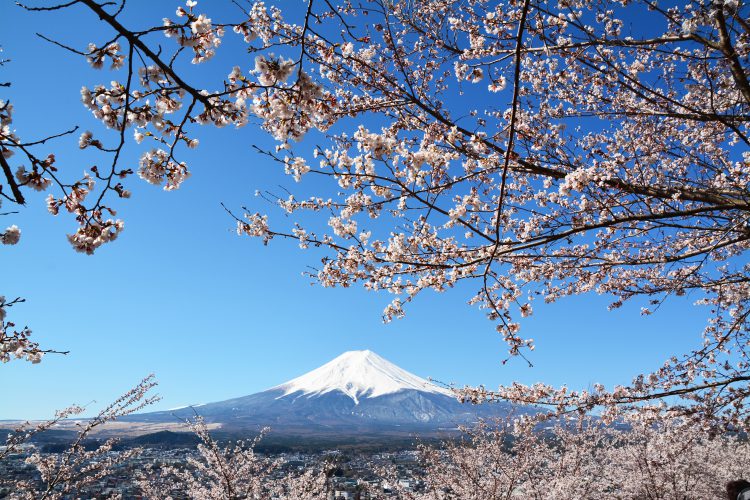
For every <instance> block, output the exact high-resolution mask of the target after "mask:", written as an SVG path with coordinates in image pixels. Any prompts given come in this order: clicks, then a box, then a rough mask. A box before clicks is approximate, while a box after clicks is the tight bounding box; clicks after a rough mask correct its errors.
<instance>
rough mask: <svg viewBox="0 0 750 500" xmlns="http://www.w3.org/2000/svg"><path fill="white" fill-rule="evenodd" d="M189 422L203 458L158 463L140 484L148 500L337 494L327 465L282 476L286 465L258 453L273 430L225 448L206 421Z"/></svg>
mask: <svg viewBox="0 0 750 500" xmlns="http://www.w3.org/2000/svg"><path fill="white" fill-rule="evenodd" d="M187 423H188V425H189V426H190V428H191V429H192V431H193V432H194V433H195V435H196V436H198V438H199V439H200V444H199V445H198V454H197V457H195V458H194V457H188V458H187V460H186V463H185V464H183V466H175V465H170V464H161V463H155V464H152V469H146V470H143V471H141V472H140V477H139V479H138V484H139V486H140V488H141V490H142V492H143V495H144V497H145V498H148V499H154V500H156V499H161V498H165V497H167V496H168V498H172V496H176V497H177V498H184V497H187V498H193V499H196V500H215V499H221V500H254V499H257V500H261V499H265V498H279V499H289V500H315V499H317V498H327V497H328V493H329V492H330V493H333V490H332V486H331V484H330V481H329V471H328V470H327V465H326V464H323V465H322V467H318V468H317V469H315V468H310V469H308V470H306V471H304V472H302V473H295V472H284V473H279V472H277V469H278V468H279V466H280V465H281V464H282V462H281V460H273V459H270V458H267V457H263V456H260V455H259V454H258V453H256V452H255V447H256V446H257V444H258V442H260V440H261V439H262V438H263V436H264V435H265V434H266V433H267V432H268V430H269V429H267V428H266V429H262V430H261V432H260V434H259V435H258V436H257V437H255V438H254V439H253V440H252V441H249V442H246V441H236V442H234V443H230V444H228V445H226V446H221V445H220V444H219V443H218V442H217V441H216V439H214V437H212V436H211V434H210V433H209V430H208V427H207V426H206V424H205V422H204V421H203V419H202V418H200V417H196V418H195V420H193V421H189V422H187Z"/></svg>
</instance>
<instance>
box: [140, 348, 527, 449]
mask: <svg viewBox="0 0 750 500" xmlns="http://www.w3.org/2000/svg"><path fill="white" fill-rule="evenodd" d="M511 410H512V407H511V405H508V404H503V403H500V404H491V405H490V404H487V405H477V406H475V405H470V404H461V403H459V402H458V401H457V400H456V398H455V397H454V396H453V393H452V392H451V391H450V390H448V389H446V388H443V387H439V386H436V385H435V384H432V383H431V382H428V381H427V380H425V379H423V378H420V377H418V376H416V375H414V374H412V373H409V372H407V371H406V370H403V369H402V368H399V367H398V366H396V365H394V364H393V363H390V362H389V361H387V360H385V359H383V358H382V357H380V356H378V355H377V354H375V353H374V352H372V351H350V352H346V353H344V354H342V355H340V356H339V357H337V358H336V359H334V360H332V361H331V362H329V363H326V364H325V365H323V366H321V367H320V368H317V369H315V370H313V371H311V372H309V373H307V374H305V375H302V376H300V377H297V378H295V379H292V380H290V381H288V382H286V383H284V384H281V385H278V386H275V387H272V388H270V389H268V390H266V391H263V392H259V393H256V394H252V395H249V396H244V397H240V398H234V399H229V400H226V401H219V402H215V403H208V404H204V405H200V406H198V407H194V408H191V407H187V408H180V409H175V410H171V411H166V412H153V413H145V414H141V415H132V416H130V417H129V418H128V420H132V421H141V422H164V421H169V422H174V421H176V420H177V419H185V418H192V417H194V416H195V415H196V414H199V415H201V416H202V417H203V418H204V419H205V420H206V421H207V422H210V423H218V424H221V426H222V428H223V429H225V430H242V429H257V428H258V427H261V426H270V427H271V428H272V432H274V433H283V434H290V435H291V434H340V433H347V432H348V433H362V432H366V433H375V434H377V433H390V434H392V433H420V432H434V431H438V430H449V429H455V428H456V426H458V425H461V424H470V423H472V422H475V421H476V420H478V419H479V418H491V417H496V416H504V415H507V414H508V413H509V412H510V411H511ZM516 413H518V411H516Z"/></svg>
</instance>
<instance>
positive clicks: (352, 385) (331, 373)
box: [271, 350, 453, 404]
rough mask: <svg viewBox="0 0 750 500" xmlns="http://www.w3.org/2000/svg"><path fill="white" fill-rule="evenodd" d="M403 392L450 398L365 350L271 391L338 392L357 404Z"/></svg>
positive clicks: (285, 392) (286, 393) (428, 383)
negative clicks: (414, 391)
mask: <svg viewBox="0 0 750 500" xmlns="http://www.w3.org/2000/svg"><path fill="white" fill-rule="evenodd" d="M405 389H412V390H416V391H422V392H431V393H435V394H444V395H448V396H452V395H453V393H452V392H451V391H450V390H448V389H445V388H442V387H438V386H437V385H435V384H433V383H430V382H428V381H427V380H425V379H423V378H421V377H418V376H416V375H414V374H412V373H409V372H407V371H406V370H403V369H401V368H399V367H398V366H396V365H394V364H393V363H391V362H390V361H387V360H385V359H383V358H381V357H380V356H378V355H377V354H375V353H374V352H372V351H369V350H368V351H349V352H345V353H343V354H342V355H340V356H339V357H337V358H335V359H334V360H332V361H329V362H328V363H326V364H324V365H323V366H321V367H320V368H316V369H315V370H313V371H311V372H308V373H306V374H304V375H302V376H301V377H297V378H295V379H292V380H290V381H289V382H286V383H284V384H281V385H278V386H276V387H273V388H272V389H271V390H283V391H284V393H283V394H282V395H281V396H279V397H284V396H287V395H289V394H293V393H299V392H301V393H302V395H318V394H325V393H328V392H331V391H341V392H343V393H344V394H346V395H347V396H349V397H350V398H352V399H353V400H354V402H355V403H357V404H358V403H359V399H360V398H374V397H378V396H382V395H384V394H391V393H394V392H398V391H401V390H405Z"/></svg>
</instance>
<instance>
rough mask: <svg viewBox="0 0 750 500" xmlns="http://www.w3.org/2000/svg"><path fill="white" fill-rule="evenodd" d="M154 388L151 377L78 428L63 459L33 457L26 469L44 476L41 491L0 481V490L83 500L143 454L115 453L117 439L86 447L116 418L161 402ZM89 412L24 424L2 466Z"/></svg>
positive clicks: (74, 409)
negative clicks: (36, 437) (41, 437)
mask: <svg viewBox="0 0 750 500" xmlns="http://www.w3.org/2000/svg"><path fill="white" fill-rule="evenodd" d="M155 386H156V382H155V381H154V377H153V375H150V376H148V377H146V378H145V379H143V380H142V381H141V382H140V383H139V384H138V385H136V386H135V387H133V388H132V389H130V390H129V391H127V392H126V393H125V394H123V395H122V396H120V397H119V398H117V399H116V400H115V401H113V402H112V403H110V404H109V405H107V407H105V408H104V409H103V410H101V411H100V412H99V413H98V414H97V415H96V416H95V417H93V418H87V419H82V420H81V421H80V423H79V424H78V426H79V429H78V430H77V435H76V437H75V439H74V440H73V441H72V443H71V444H70V446H69V447H68V448H67V449H66V450H65V451H64V452H62V453H52V454H49V453H39V452H38V451H35V452H34V453H32V454H31V455H30V456H28V458H27V459H26V463H28V464H30V465H33V466H34V467H36V468H37V470H38V471H39V473H40V475H41V482H42V487H38V485H36V484H34V483H33V482H26V481H15V482H12V483H10V484H9V483H7V481H6V480H5V478H0V485H10V486H11V487H12V491H13V492H14V496H13V497H12V498H17V499H35V500H38V499H51V500H53V499H63V498H79V496H77V495H81V494H83V493H84V492H85V490H86V489H87V488H90V487H92V486H93V485H96V483H97V482H98V481H99V480H101V479H103V478H105V477H106V476H108V475H110V474H111V473H112V471H113V469H114V468H115V467H117V465H119V464H122V463H125V462H127V461H128V460H131V459H132V458H134V457H136V456H137V455H139V454H140V453H141V451H142V450H141V449H140V448H130V449H127V450H123V451H119V452H113V447H114V445H115V444H116V443H117V438H110V439H107V440H105V441H104V442H103V443H102V444H100V445H98V446H97V447H96V448H95V449H93V450H87V449H86V446H85V445H86V441H87V440H88V439H91V438H92V435H93V434H94V432H95V431H98V430H101V427H102V426H103V425H105V424H107V423H108V422H112V421H114V420H116V419H117V418H119V417H121V416H124V415H129V414H131V413H135V412H137V411H139V410H142V409H143V408H144V407H146V406H148V405H150V404H153V403H155V402H156V401H157V400H158V399H159V398H158V396H154V395H149V391H150V390H151V389H153V388H154V387H155ZM84 411H85V408H83V407H81V406H78V405H73V406H70V407H68V408H66V409H64V410H60V411H58V412H57V413H56V415H55V418H53V419H51V420H48V421H45V422H40V423H35V424H32V423H29V422H27V423H25V424H24V425H21V426H19V427H18V428H16V429H15V431H14V432H12V433H11V434H9V435H8V436H7V438H6V440H5V446H4V447H3V449H2V450H0V460H2V459H4V458H6V457H7V456H8V455H10V454H12V453H17V452H19V451H20V447H21V445H22V444H24V443H27V442H29V440H30V439H31V438H32V437H33V436H34V435H36V434H39V433H42V432H45V431H47V430H50V429H53V428H55V427H56V426H57V425H58V424H59V423H61V422H62V421H63V420H65V419H68V418H70V417H72V416H75V415H80V414H81V413H83V412H84Z"/></svg>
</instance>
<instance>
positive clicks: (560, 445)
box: [391, 419, 750, 500]
mask: <svg viewBox="0 0 750 500" xmlns="http://www.w3.org/2000/svg"><path fill="white" fill-rule="evenodd" d="M420 451H421V460H422V462H423V464H424V467H425V473H424V476H423V477H422V478H421V479H423V480H424V482H425V489H424V491H421V492H416V493H415V492H410V491H408V490H407V489H405V488H402V487H399V486H398V483H397V482H396V481H391V483H393V484H394V489H395V490H396V492H397V494H398V496H399V498H404V499H414V500H425V499H483V500H484V499H487V500H489V499H492V500H500V499H512V498H528V499H543V498H578V499H598V498H607V497H610V496H614V497H615V498H620V499H642V498H651V499H663V500H667V499H674V500H677V499H695V500H698V499H709V498H710V499H723V498H726V494H725V492H724V486H725V485H726V483H727V482H728V481H730V480H735V479H737V478H741V477H747V475H748V473H750V470H748V466H747V464H748V462H747V459H748V458H749V457H748V454H749V453H750V446H748V443H747V441H746V440H745V439H740V438H738V437H737V436H734V437H731V436H727V435H714V436H712V435H711V434H710V433H707V432H706V431H705V429H702V428H701V427H700V426H696V425H693V424H690V423H687V422H685V421H677V420H672V421H670V422H669V423H662V424H661V425H659V426H656V427H655V426H650V425H643V424H642V423H636V424H635V425H634V426H633V427H632V428H630V429H628V430H626V431H625V430H615V429H614V428H612V427H608V426H605V425H602V423H601V421H597V420H594V419H583V420H581V419H577V420H574V421H570V422H560V423H558V424H556V425H554V426H551V427H550V428H549V429H546V430H540V429H539V428H537V427H536V426H535V423H534V422H533V421H529V420H524V419H519V420H515V421H513V420H508V421H501V422H494V423H490V422H485V423H483V424H482V425H480V426H478V427H477V428H473V429H465V434H464V438H463V439H462V440H459V441H454V442H450V443H448V444H447V446H446V447H445V448H443V449H440V448H432V447H428V446H423V447H422V448H421V450H420Z"/></svg>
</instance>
